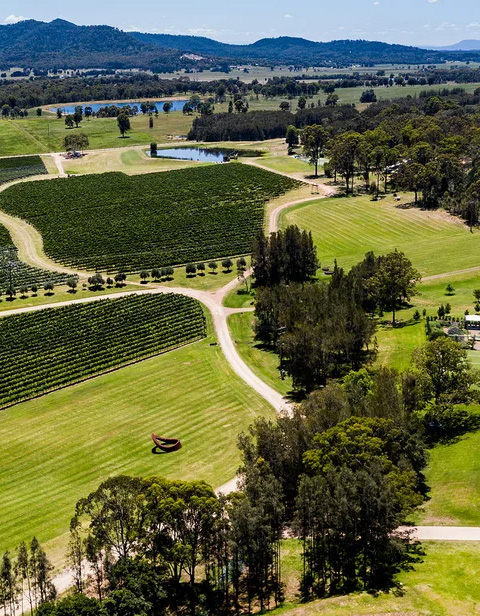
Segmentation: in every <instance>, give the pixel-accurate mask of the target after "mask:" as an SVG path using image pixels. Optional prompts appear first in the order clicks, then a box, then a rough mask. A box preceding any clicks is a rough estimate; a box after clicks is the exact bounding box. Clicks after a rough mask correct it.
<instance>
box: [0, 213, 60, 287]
mask: <svg viewBox="0 0 480 616" xmlns="http://www.w3.org/2000/svg"><path fill="white" fill-rule="evenodd" d="M12 248H14V243H13V241H12V238H11V236H10V233H9V232H8V229H6V228H5V227H4V226H3V225H2V224H0V253H1V254H2V255H5V256H6V257H7V260H8V261H10V262H13V267H12V268H10V267H7V266H4V265H3V263H2V262H0V289H2V290H5V288H6V287H9V286H10V283H12V284H13V286H14V288H15V289H18V288H19V287H21V286H25V285H26V286H28V287H31V286H32V285H37V286H39V287H40V286H41V285H43V284H44V283H45V282H47V281H52V282H54V283H55V284H65V281H66V279H67V275H65V274H61V273H59V272H50V271H47V270H42V269H39V268H38V267H31V266H30V265H27V264H26V263H23V262H22V261H20V260H19V259H18V255H17V253H16V251H15V250H11V249H12ZM5 251H6V252H5ZM10 272H11V276H10ZM10 278H11V279H10Z"/></svg>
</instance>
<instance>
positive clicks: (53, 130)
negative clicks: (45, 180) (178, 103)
mask: <svg viewBox="0 0 480 616" xmlns="http://www.w3.org/2000/svg"><path fill="white" fill-rule="evenodd" d="M192 121H193V118H192V117H189V116H184V115H183V114H182V113H181V112H180V111H176V112H172V113H169V114H165V113H164V114H162V115H160V116H159V117H158V119H156V118H154V127H153V128H152V129H150V128H149V124H148V116H144V115H140V116H136V117H133V118H131V119H130V123H131V127H132V130H131V132H129V133H128V134H127V137H126V138H125V139H122V138H121V136H120V133H119V131H118V127H117V120H116V118H94V119H92V120H90V121H87V120H83V122H82V124H81V126H80V128H78V129H70V130H67V129H66V128H65V122H64V120H63V119H61V120H59V119H57V118H56V117H54V116H51V115H49V116H46V115H44V116H43V117H40V118H38V117H36V116H29V117H28V118H26V119H22V120H1V121H0V152H1V153H2V155H3V156H10V155H15V154H36V153H38V154H42V153H44V152H61V151H62V150H63V149H64V146H63V139H64V137H65V136H66V135H68V134H69V133H70V132H73V131H77V132H82V133H85V134H86V135H87V136H88V139H89V141H90V146H89V147H90V149H101V148H118V147H125V146H127V145H129V146H132V145H142V144H145V145H146V146H148V145H149V144H150V142H152V141H157V142H158V143H163V142H165V141H168V139H169V137H171V136H176V135H186V134H187V133H188V131H189V130H190V126H191V124H192Z"/></svg>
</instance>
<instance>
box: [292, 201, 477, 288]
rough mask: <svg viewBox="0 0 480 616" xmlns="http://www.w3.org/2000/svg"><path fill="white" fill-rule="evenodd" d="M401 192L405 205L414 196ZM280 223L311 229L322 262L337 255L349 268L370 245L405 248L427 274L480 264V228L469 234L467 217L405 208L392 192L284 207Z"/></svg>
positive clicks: (328, 262) (384, 248)
mask: <svg viewBox="0 0 480 616" xmlns="http://www.w3.org/2000/svg"><path fill="white" fill-rule="evenodd" d="M401 197H402V202H401V203H403V204H405V203H407V202H408V201H410V198H411V197H410V196H409V195H401ZM281 223H282V226H284V227H285V226H287V225H289V224H297V225H298V226H299V227H301V228H302V229H310V230H311V231H312V233H313V237H314V241H315V244H316V245H317V247H318V253H319V256H320V259H321V261H322V264H323V265H331V264H333V261H334V259H337V261H338V264H339V265H340V266H341V267H345V268H350V267H352V265H355V263H358V262H359V261H360V260H361V259H363V257H364V255H365V253H366V252H367V251H369V250H373V251H374V252H375V253H376V254H382V253H386V252H390V251H391V250H393V249H394V248H398V250H402V251H404V252H405V253H406V255H407V256H408V257H409V258H410V259H411V260H412V262H413V264H414V266H415V267H416V268H417V269H418V270H419V271H420V273H421V274H422V275H423V276H428V275H433V274H440V273H443V272H451V271H455V270H459V269H463V268H468V267H474V266H477V265H478V258H477V253H478V250H479V249H480V231H478V230H476V231H474V232H473V233H470V232H469V230H468V228H467V226H466V225H464V224H463V223H462V221H460V220H459V219H457V218H454V217H451V216H449V215H448V214H446V213H444V212H441V211H433V212H426V211H422V210H420V209H418V208H414V207H411V208H408V207H407V208H405V207H401V206H399V205H398V204H397V203H396V202H395V201H394V198H393V195H387V196H386V198H385V199H383V200H382V201H378V202H377V201H371V199H370V197H369V196H365V195H364V196H359V197H350V198H332V199H323V200H319V201H314V202H311V203H307V204H304V205H298V206H296V207H294V208H292V209H289V210H287V211H285V212H284V213H283V215H282V216H281ZM446 282H447V281H446ZM446 282H445V284H446Z"/></svg>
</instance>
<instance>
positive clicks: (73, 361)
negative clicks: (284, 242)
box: [0, 294, 206, 407]
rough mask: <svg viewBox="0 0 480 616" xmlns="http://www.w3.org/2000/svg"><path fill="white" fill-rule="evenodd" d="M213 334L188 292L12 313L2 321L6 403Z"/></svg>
mask: <svg viewBox="0 0 480 616" xmlns="http://www.w3.org/2000/svg"><path fill="white" fill-rule="evenodd" d="M205 335H206V326H205V317H204V314H203V310H202V308H201V306H200V304H199V303H198V302H196V301H195V300H192V299H190V298H188V297H185V296H183V295H171V294H165V295H164V294H156V295H150V294H147V295H141V296H140V295H138V296H136V295H132V296H129V297H124V298H120V299H115V300H109V299H107V300H104V301H101V302H93V303H87V304H78V303H77V304H71V305H69V306H64V307H61V308H58V309H47V310H42V311H40V312H30V313H26V314H18V315H12V316H4V317H3V319H2V321H1V322H0V362H1V364H2V365H3V366H4V368H3V370H2V374H1V376H0V407H5V406H8V405H11V404H14V403H15V402H19V401H21V400H25V399H28V398H32V397H34V396H37V395H39V394H42V393H45V392H48V391H51V390H53V389H58V388H60V387H65V386H66V385H71V384H72V383H76V382H78V381H81V380H85V379H87V378H89V377H91V376H94V375H96V374H101V373H102V372H107V371H108V370H111V369H114V368H118V367H120V366H122V365H126V364H128V363H131V362H135V361H140V360H142V359H145V358H147V357H151V356H153V355H157V354H159V353H163V352H166V351H169V350H171V349H173V348H176V347H179V346H182V345H184V344H189V343H192V342H195V341H196V340H199V339H201V338H203V337H205ZM46 341H48V343H47V344H46Z"/></svg>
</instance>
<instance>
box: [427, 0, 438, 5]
mask: <svg viewBox="0 0 480 616" xmlns="http://www.w3.org/2000/svg"><path fill="white" fill-rule="evenodd" d="M427 2H428V4H436V3H437V2H438V0H427Z"/></svg>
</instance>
